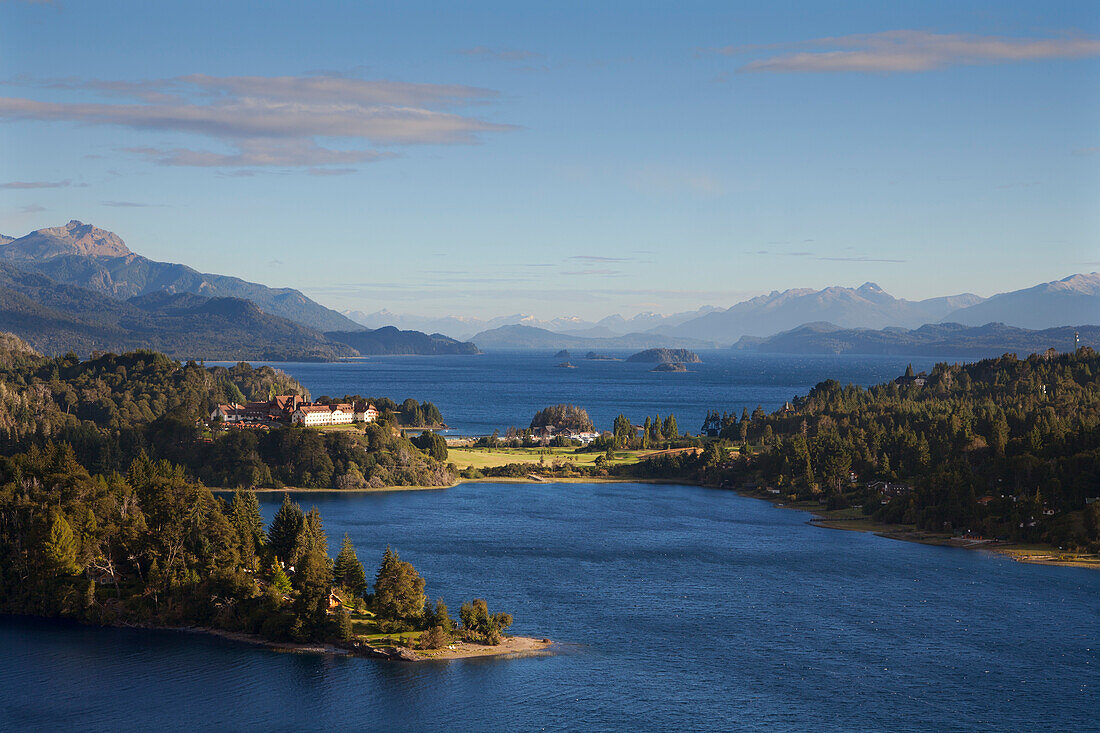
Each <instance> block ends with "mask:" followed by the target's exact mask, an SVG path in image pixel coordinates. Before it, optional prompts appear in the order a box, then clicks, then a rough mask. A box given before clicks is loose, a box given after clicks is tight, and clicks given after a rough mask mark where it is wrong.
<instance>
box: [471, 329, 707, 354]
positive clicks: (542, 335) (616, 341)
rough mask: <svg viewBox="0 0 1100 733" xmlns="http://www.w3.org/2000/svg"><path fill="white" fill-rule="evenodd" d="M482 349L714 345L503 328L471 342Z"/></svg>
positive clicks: (643, 335) (655, 337) (638, 335)
mask: <svg viewBox="0 0 1100 733" xmlns="http://www.w3.org/2000/svg"><path fill="white" fill-rule="evenodd" d="M470 340H471V341H473V342H474V343H475V344H477V346H478V347H479V348H481V349H651V348H658V347H667V348H685V349H707V348H713V347H714V343H713V342H709V341H703V340H700V339H691V338H682V337H677V336H663V335H661V334H654V333H628V334H624V335H622V336H615V337H612V338H586V337H583V336H570V335H569V334H563V333H555V332H553V331H547V330H546V329H544V328H534V327H532V326H519V325H511V326H501V327H499V328H494V329H491V330H488V331H482V332H481V333H479V334H475V335H474V336H473V337H472V338H471V339H470Z"/></svg>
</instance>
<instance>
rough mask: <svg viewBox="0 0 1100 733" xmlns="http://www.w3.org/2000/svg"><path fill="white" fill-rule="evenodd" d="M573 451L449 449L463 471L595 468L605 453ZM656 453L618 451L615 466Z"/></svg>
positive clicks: (453, 459)
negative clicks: (564, 465)
mask: <svg viewBox="0 0 1100 733" xmlns="http://www.w3.org/2000/svg"><path fill="white" fill-rule="evenodd" d="M573 450H574V449H573V448H449V449H448V450H447V460H448V461H450V462H451V463H454V464H455V465H456V466H458V467H459V468H466V467H468V466H473V467H474V468H491V467H493V466H505V465H507V464H509V463H533V464H538V463H539V461H540V460H541V461H543V462H544V463H546V464H547V465H549V464H551V463H553V462H554V461H556V460H557V461H569V462H570V463H573V464H574V465H577V466H591V465H593V464H594V463H595V462H596V458H598V457H599V456H602V455H603V453H574V452H573ZM651 452H652V451H616V452H615V457H614V458H613V459H612V460H611V462H610V463H611V465H625V464H629V463H637V462H638V461H639V460H640V459H641V458H642V457H643V456H645V455H648V454H649V453H651Z"/></svg>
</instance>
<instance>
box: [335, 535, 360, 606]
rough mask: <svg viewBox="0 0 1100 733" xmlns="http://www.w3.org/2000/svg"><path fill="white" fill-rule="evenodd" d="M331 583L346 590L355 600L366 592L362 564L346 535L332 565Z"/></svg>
mask: <svg viewBox="0 0 1100 733" xmlns="http://www.w3.org/2000/svg"><path fill="white" fill-rule="evenodd" d="M332 582H333V583H335V584H336V585H337V586H339V587H341V588H346V589H348V590H349V591H350V592H351V593H352V595H354V596H355V597H357V598H358V597H360V596H362V595H363V594H364V593H366V592H367V574H366V571H365V570H363V563H361V562H359V558H358V557H356V555H355V547H354V546H353V545H352V544H351V538H350V537H348V535H347V534H345V535H344V544H343V546H342V547H341V548H340V553H339V554H338V555H337V556H336V561H335V562H334V563H333V565H332Z"/></svg>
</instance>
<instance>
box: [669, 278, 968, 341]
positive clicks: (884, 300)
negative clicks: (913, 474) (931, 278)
mask: <svg viewBox="0 0 1100 733" xmlns="http://www.w3.org/2000/svg"><path fill="white" fill-rule="evenodd" d="M981 300H982V298H981V297H980V296H977V295H974V294H972V293H965V294H962V295H956V296H950V297H946V298H930V299H928V300H921V301H911V300H903V299H900V298H895V297H894V296H892V295H890V294H889V293H887V292H885V291H884V290H883V289H882V288H880V287H879V286H878V285H876V284H875V283H871V282H867V283H864V284H863V285H861V286H859V287H858V288H845V287H839V286H835V287H829V288H825V289H823V290H812V289H808V288H800V289H793V290H784V291H782V292H779V291H773V292H771V293H769V294H768V295H761V296H758V297H755V298H752V299H750V300H746V301H744V302H742V303H738V304H737V305H734V306H732V307H730V308H727V309H726V310H724V311H715V312H712V313H707V314H705V315H703V316H700V317H698V318H694V319H692V320H689V321H686V322H684V323H682V324H680V325H678V326H674V327H671V328H670V327H660V328H658V329H656V330H657V332H658V333H665V334H668V335H670V336H686V337H689V338H700V339H709V340H712V341H717V342H719V343H727V344H729V343H733V342H735V341H737V340H738V339H740V338H741V337H742V336H759V337H764V336H769V335H771V334H774V333H777V332H781V331H786V330H789V329H791V328H795V327H797V326H799V325H801V324H803V323H807V322H812V321H828V322H830V323H835V324H837V325H839V326H843V327H847V328H884V327H887V326H902V327H908V328H915V327H916V326H920V325H922V324H925V323H931V322H935V321H939V320H940V319H942V318H944V317H945V316H947V315H948V314H949V313H951V312H953V311H955V310H957V309H959V308H961V307H965V306H969V305H973V304H975V303H978V302H980V301H981Z"/></svg>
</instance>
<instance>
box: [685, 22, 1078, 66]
mask: <svg viewBox="0 0 1100 733" xmlns="http://www.w3.org/2000/svg"><path fill="white" fill-rule="evenodd" d="M803 49H805V50H803ZM706 51H707V52H711V53H718V54H721V55H725V56H741V55H746V54H755V53H760V52H762V51H763V52H777V51H784V52H785V53H779V54H778V55H774V56H771V57H770V58H763V59H758V60H756V61H751V62H749V63H747V64H744V65H743V66H741V67H740V68H739V69H738V71H741V72H787V73H791V72H841V71H854V72H878V73H891V72H899V73H901V72H919V71H934V70H937V69H945V68H948V67H951V66H964V65H979V64H1004V63H1016V62H1023V61H1042V60H1048V59H1075V58H1089V57H1094V56H1100V39H1096V38H1089V37H1086V36H1081V35H1065V36H1059V37H1053V38H1017V37H1010V36H981V35H974V34H966V33H932V32H929V31H923V30H892V31H883V32H881V33H863V34H854V35H848V36H834V37H829V38H817V39H813V40H808V41H802V42H799V43H791V44H772V45H750V46H726V47H723V48H715V49H707V50H706Z"/></svg>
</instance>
